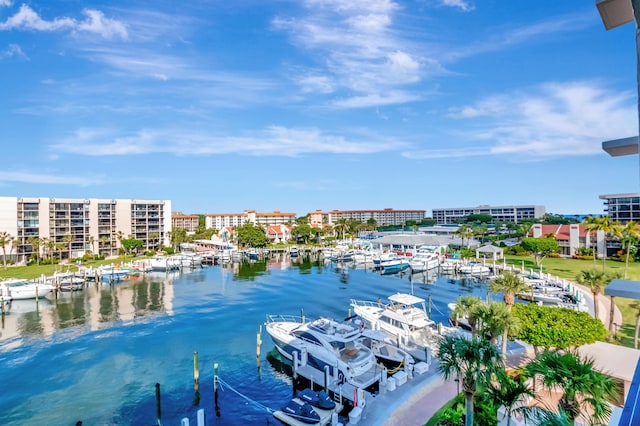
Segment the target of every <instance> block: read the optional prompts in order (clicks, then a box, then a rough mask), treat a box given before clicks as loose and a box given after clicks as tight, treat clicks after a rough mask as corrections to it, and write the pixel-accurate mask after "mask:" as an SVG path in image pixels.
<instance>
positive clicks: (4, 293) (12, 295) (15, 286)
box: [0, 278, 53, 300]
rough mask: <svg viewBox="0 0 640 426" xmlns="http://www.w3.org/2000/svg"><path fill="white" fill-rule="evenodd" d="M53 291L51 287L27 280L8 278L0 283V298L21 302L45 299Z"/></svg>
mask: <svg viewBox="0 0 640 426" xmlns="http://www.w3.org/2000/svg"><path fill="white" fill-rule="evenodd" d="M52 291H53V286H51V285H50V284H43V283H39V282H35V281H33V280H28V279H19V278H9V279H6V280H4V281H0V298H2V299H4V300H23V299H36V298H40V297H45V296H47V295H48V294H49V293H51V292H52Z"/></svg>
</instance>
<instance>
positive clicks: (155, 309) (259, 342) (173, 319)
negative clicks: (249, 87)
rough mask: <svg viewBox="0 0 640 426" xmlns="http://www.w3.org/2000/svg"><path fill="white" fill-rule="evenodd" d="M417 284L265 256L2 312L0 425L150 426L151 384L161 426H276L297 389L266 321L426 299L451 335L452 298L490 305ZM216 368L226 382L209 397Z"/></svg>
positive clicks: (465, 289)
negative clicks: (202, 417)
mask: <svg viewBox="0 0 640 426" xmlns="http://www.w3.org/2000/svg"><path fill="white" fill-rule="evenodd" d="M427 272H428V273H427ZM427 272H425V273H423V274H409V273H405V274H394V275H382V274H381V273H380V271H375V270H373V269H371V268H367V267H360V266H358V265H356V264H355V263H353V262H350V263H349V264H339V263H335V262H327V261H326V260H325V259H324V257H323V256H322V255H321V254H320V255H318V256H315V257H313V256H308V255H299V256H297V257H295V258H292V257H290V256H289V255H287V254H284V253H270V254H269V255H267V256H265V257H264V259H262V260H253V259H252V260H249V259H247V260H243V261H240V262H228V263H225V264H222V265H213V266H205V267H200V268H186V269H182V270H178V271H164V272H162V271H149V272H145V273H142V274H140V275H138V276H136V277H135V278H132V279H128V280H124V281H120V282H116V283H107V282H93V283H87V284H86V285H85V287H84V289H83V290H82V291H73V292H61V293H57V296H56V297H53V296H52V295H49V296H47V297H46V298H43V299H41V300H39V301H38V302H36V301H35V300H18V301H12V302H11V303H10V304H9V305H7V307H6V313H5V315H3V321H2V328H1V329H0V374H2V377H4V378H5V380H7V383H11V389H10V392H3V394H2V395H1V396H0V413H2V414H1V415H0V420H1V421H2V424H3V425H24V424H61V425H64V424H75V422H76V421H83V422H84V424H92V425H94V424H95V425H108V424H109V425H132V424H145V423H147V424H149V423H151V422H154V421H155V420H156V413H157V412H158V410H157V408H158V407H157V404H158V403H157V401H159V400H160V399H157V398H156V394H155V385H156V383H159V384H160V385H161V389H162V396H161V406H162V410H161V413H162V423H163V424H180V421H181V419H184V418H188V419H190V420H191V424H196V416H197V413H198V410H201V409H205V410H206V412H207V416H208V417H209V419H212V418H214V417H215V422H216V424H224V425H247V424H268V423H269V422H271V424H273V423H274V422H276V423H277V420H276V419H275V418H274V416H273V413H274V412H275V411H277V410H280V409H281V408H282V407H283V405H284V404H285V403H286V402H287V401H290V400H291V398H292V392H293V388H294V378H293V376H292V374H291V373H292V366H291V364H292V362H287V360H286V359H284V358H283V357H282V356H281V353H280V352H278V351H277V349H276V348H275V345H274V343H273V342H272V340H271V339H270V338H269V335H268V334H267V333H266V332H265V331H264V330H263V326H264V323H265V317H266V315H268V314H272V313H274V312H276V313H282V314H283V315H300V314H303V315H304V316H306V317H307V318H308V319H309V320H312V319H315V318H320V317H327V318H335V319H338V320H343V319H345V318H348V317H349V316H350V315H351V314H352V310H351V306H350V302H351V300H373V301H375V300H378V299H382V300H386V299H387V298H388V297H389V295H392V294H394V293H397V292H402V293H409V294H414V295H415V296H416V297H419V298H421V299H424V300H428V301H429V302H430V303H429V308H428V310H429V314H430V318H431V320H432V321H433V322H434V323H435V324H438V323H441V324H447V323H448V316H449V309H448V307H447V305H448V303H450V302H452V301H455V300H456V299H457V298H458V297H459V296H461V295H468V294H473V295H477V296H479V297H481V298H483V299H485V298H486V297H487V290H486V282H485V281H483V280H481V279H478V278H476V277H466V276H454V275H441V274H438V273H437V270H436V271H427ZM490 296H491V297H492V298H494V299H495V300H500V299H501V295H490ZM17 302H20V303H17ZM436 329H437V327H436ZM371 350H373V349H371ZM196 352H197V354H198V359H199V365H200V369H199V378H198V381H197V383H196V382H195V380H194V364H193V357H194V353H196ZM298 359H299V360H300V361H301V360H302V358H301V357H300V358H298ZM214 364H217V365H218V366H219V372H218V375H219V377H220V378H221V382H220V383H222V384H221V386H220V388H219V390H218V392H217V393H216V394H215V395H214V376H215V374H214ZM426 364H427V363H426V362H422V364H421V362H416V363H415V364H414V366H413V368H412V370H413V371H408V370H405V369H404V368H401V369H399V370H398V371H397V372H396V373H395V374H397V376H396V377H394V378H393V380H388V379H389V378H390V377H391V376H390V377H387V375H384V374H382V375H380V382H381V385H379V386H378V391H377V392H376V391H375V390H374V391H373V392H367V393H366V394H365V396H364V397H362V398H361V399H360V401H361V402H362V403H364V404H366V405H367V406H366V407H365V408H364V409H363V407H362V404H361V405H360V406H361V408H360V410H363V411H362V413H361V414H362V418H363V421H362V422H361V424H373V423H370V421H371V414H369V415H367V412H376V410H379V408H378V409H376V404H377V401H376V398H378V399H380V398H381V397H382V396H383V395H384V394H385V393H388V394H389V396H384V398H390V397H392V395H393V390H389V389H391V388H393V387H395V388H396V389H399V388H400V387H406V386H408V385H409V384H411V386H417V385H418V382H419V379H418V376H420V375H421V373H422V374H424V376H425V377H426V376H428V374H425V365H426ZM297 367H298V369H297V373H299V374H300V375H301V376H303V377H309V378H312V381H313V382H315V384H316V389H317V388H321V387H324V385H325V382H327V383H326V384H327V387H329V385H330V383H329V382H330V380H329V378H330V377H327V379H325V377H324V376H323V375H324V371H320V370H318V369H314V370H306V369H305V368H306V367H309V365H308V363H305V362H300V363H298V365H297ZM427 367H428V366H427ZM411 374H413V375H414V378H413V379H411V378H410V375H411ZM430 374H432V373H430ZM42 377H47V380H44V381H43V380H41V378H42ZM331 377H333V376H331ZM398 384H399V386H398ZM231 389H233V390H234V391H231ZM358 389H359V388H357V387H355V386H348V383H346V384H343V386H341V387H339V386H337V385H336V386H334V387H333V393H334V394H335V391H337V392H339V393H341V394H342V395H343V396H344V398H343V401H342V402H344V403H345V404H347V405H349V412H348V413H346V414H343V415H341V417H340V421H341V422H342V423H343V424H346V423H347V422H349V421H350V418H349V415H351V416H352V417H354V418H355V414H358V410H356V411H355V413H354V412H353V409H354V408H355V407H357V403H356V404H354V399H357V396H356V395H357V394H358V392H359V390H358ZM396 392H397V390H396ZM240 395H242V397H241V396H240ZM386 404H389V403H386ZM391 405H392V404H391ZM35 407H37V409H36V408H35ZM369 410H371V411H369ZM365 419H369V420H367V421H369V423H367V422H366V421H365Z"/></svg>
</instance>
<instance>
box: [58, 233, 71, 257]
mask: <svg viewBox="0 0 640 426" xmlns="http://www.w3.org/2000/svg"><path fill="white" fill-rule="evenodd" d="M72 242H73V237H72V236H71V234H65V235H64V236H63V237H62V244H64V247H62V248H65V249H67V251H68V252H69V261H71V243H72ZM61 251H62V249H61ZM60 260H62V253H61V254H60Z"/></svg>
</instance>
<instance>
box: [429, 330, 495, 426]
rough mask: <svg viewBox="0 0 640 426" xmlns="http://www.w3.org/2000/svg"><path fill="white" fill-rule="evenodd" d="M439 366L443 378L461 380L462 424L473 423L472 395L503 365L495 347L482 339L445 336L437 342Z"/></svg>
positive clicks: (466, 425) (469, 425)
mask: <svg viewBox="0 0 640 426" xmlns="http://www.w3.org/2000/svg"><path fill="white" fill-rule="evenodd" d="M438 358H439V359H440V364H439V365H438V370H439V372H440V374H442V377H443V378H444V379H445V380H449V379H451V378H452V377H453V376H455V377H456V378H458V379H459V380H460V383H461V385H462V392H464V396H465V407H466V416H465V423H464V424H465V426H472V425H473V397H474V395H475V393H476V390H477V389H478V386H480V385H482V386H488V384H489V382H490V380H491V378H492V376H493V375H494V374H495V373H496V372H497V371H498V370H500V369H501V368H502V358H501V356H500V352H499V351H498V349H497V348H496V347H495V346H493V345H492V344H491V343H489V342H488V341H487V340H484V339H477V338H472V339H467V338H465V337H460V336H445V337H444V338H443V339H442V340H441V341H440V344H439V346H438Z"/></svg>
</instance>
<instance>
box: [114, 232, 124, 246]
mask: <svg viewBox="0 0 640 426" xmlns="http://www.w3.org/2000/svg"><path fill="white" fill-rule="evenodd" d="M116 238H117V239H118V247H122V240H123V239H124V232H122V231H118V232H116Z"/></svg>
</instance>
